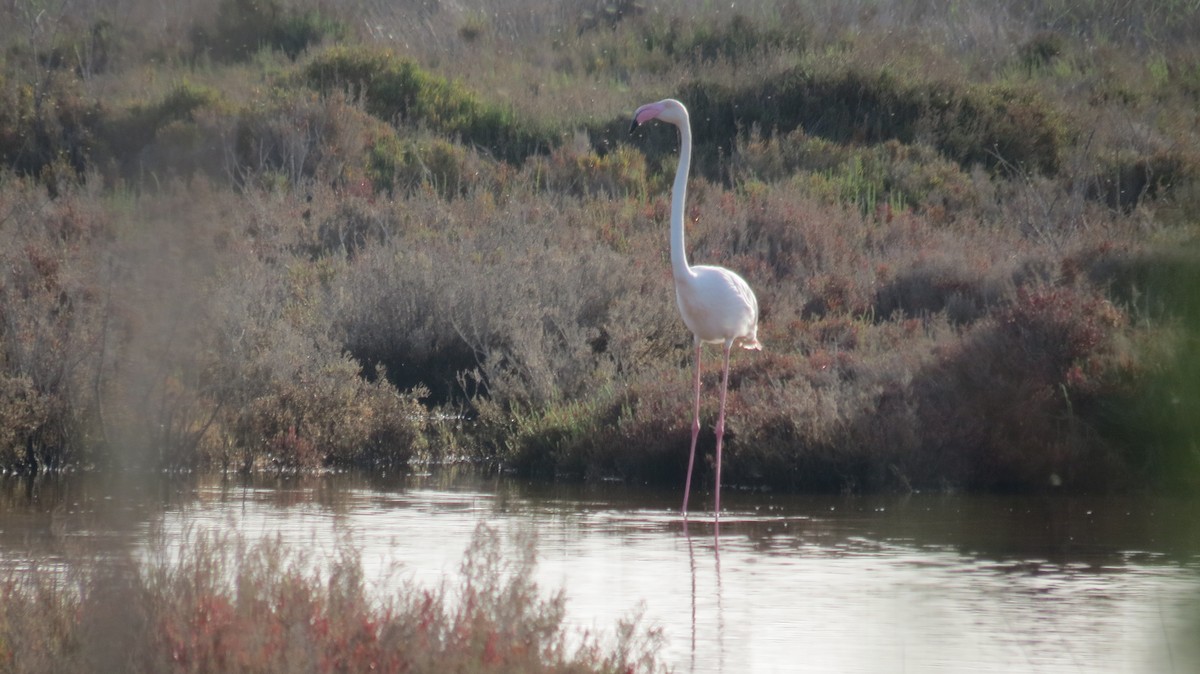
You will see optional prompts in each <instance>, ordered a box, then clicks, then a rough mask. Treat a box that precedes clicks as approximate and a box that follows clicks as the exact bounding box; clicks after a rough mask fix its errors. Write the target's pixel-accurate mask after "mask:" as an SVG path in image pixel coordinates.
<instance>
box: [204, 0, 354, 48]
mask: <svg viewBox="0 0 1200 674" xmlns="http://www.w3.org/2000/svg"><path fill="white" fill-rule="evenodd" d="M344 33H345V27H344V26H343V25H342V24H341V23H340V22H339V21H337V20H336V19H333V18H332V17H330V16H328V15H326V14H323V13H322V12H321V11H319V10H316V9H308V10H300V9H297V8H295V7H291V8H286V9H285V8H284V6H283V4H282V3H280V2H279V0H220V3H219V4H218V5H217V14H216V19H215V22H214V23H213V24H212V25H211V26H205V25H197V26H195V27H193V29H192V33H191V40H192V49H193V50H194V52H195V53H196V54H197V55H205V56H208V57H210V58H212V59H214V60H216V61H246V60H248V59H249V58H250V57H251V56H253V55H254V54H255V53H256V52H257V51H258V50H260V49H264V48H268V49H275V50H278V51H281V52H283V53H284V54H286V55H287V56H288V58H290V59H292V60H295V59H296V57H297V56H299V55H300V53H301V52H303V51H304V50H306V49H308V48H309V47H310V46H313V45H316V44H320V43H321V42H322V41H324V40H326V39H336V38H339V37H341V36H342V35H343V34H344Z"/></svg>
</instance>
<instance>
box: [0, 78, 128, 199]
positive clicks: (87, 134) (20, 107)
mask: <svg viewBox="0 0 1200 674" xmlns="http://www.w3.org/2000/svg"><path fill="white" fill-rule="evenodd" d="M104 120H105V110H104V107H103V106H102V105H101V104H100V103H99V102H97V101H90V100H87V99H86V98H85V97H84V95H83V91H82V88H81V83H80V81H79V79H78V78H77V77H76V76H75V75H74V74H73V73H64V72H59V71H51V72H47V73H41V74H40V75H38V76H37V77H35V78H34V79H32V80H29V81H26V80H23V79H14V78H12V77H7V76H4V75H3V74H0V162H3V164H4V166H5V167H7V168H9V169H10V170H13V171H16V172H17V173H19V174H21V175H26V176H33V177H35V178H39V179H41V181H42V182H43V184H45V185H46V186H47V187H48V188H50V189H51V191H52V194H54V195H57V194H58V193H59V191H60V190H59V186H60V181H66V182H75V181H76V180H78V179H80V178H82V176H83V174H84V172H85V171H86V169H87V168H88V167H89V166H91V161H92V160H93V158H94V157H95V154H96V149H97V145H98V136H99V134H100V130H101V128H102V125H103V123H104Z"/></svg>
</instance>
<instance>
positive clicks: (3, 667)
mask: <svg viewBox="0 0 1200 674" xmlns="http://www.w3.org/2000/svg"><path fill="white" fill-rule="evenodd" d="M156 545H157V546H158V547H155V548H154V549H152V550H151V551H150V552H149V554H148V555H147V556H146V557H145V558H143V559H138V558H125V559H123V560H109V561H101V562H96V561H95V560H92V559H87V558H86V556H82V557H81V558H79V559H75V558H72V556H71V555H68V556H67V558H66V559H65V560H61V559H60V560H57V561H51V560H50V559H45V560H37V561H35V562H34V564H33V566H32V568H28V569H23V570H20V571H15V570H10V571H8V572H6V573H5V574H4V575H2V576H0V671H3V672H13V673H14V674H15V673H18V672H20V673H29V674H33V673H35V672H62V671H74V672H111V671H122V672H131V673H133V672H296V671H306V672H362V671H379V672H546V673H550V672H559V673H563V674H566V673H579V674H582V673H584V672H597V673H599V672H612V673H621V672H630V671H637V672H647V673H652V672H656V671H665V668H664V667H663V666H662V665H661V664H660V663H659V662H658V660H657V652H658V649H659V646H660V643H661V635H660V634H659V633H658V632H657V631H655V630H651V629H649V628H646V627H644V626H642V625H641V624H640V623H639V622H638V620H637V618H636V617H633V618H630V619H629V620H626V621H622V622H621V623H619V624H618V625H616V626H614V627H615V628H614V630H613V631H612V633H609V634H600V635H596V634H586V633H578V634H572V633H570V631H569V630H568V629H567V628H566V626H565V625H564V623H563V619H564V615H565V605H566V597H565V596H564V594H563V593H562V592H561V591H559V592H557V593H551V594H547V593H545V592H543V591H542V589H541V588H539V587H538V585H537V584H536V583H535V582H534V581H533V580H532V577H533V575H534V569H535V565H536V559H535V556H534V552H533V550H534V547H533V542H532V541H530V540H524V539H523V540H520V541H516V542H515V543H513V545H515V546H516V547H517V554H515V555H513V554H510V553H509V551H507V550H506V549H505V548H506V547H508V544H507V542H506V541H504V540H503V539H502V537H501V536H500V535H499V534H498V533H497V532H496V531H494V530H492V529H489V528H487V527H486V526H484V525H480V527H479V528H478V529H477V530H476V532H475V535H474V537H473V539H472V542H471V544H470V547H469V548H468V549H467V550H466V552H465V553H464V556H463V562H462V565H461V569H460V572H459V574H458V577H457V579H456V580H453V581H452V580H446V581H444V582H443V583H442V584H440V585H438V586H436V587H421V586H418V585H416V584H414V583H412V582H409V581H404V580H403V579H399V578H391V579H390V582H391V584H392V586H393V588H391V589H384V588H382V587H377V586H376V585H377V583H380V582H384V581H386V580H388V579H369V578H368V577H367V574H366V573H365V572H364V569H363V566H362V561H361V558H360V556H359V553H358V551H357V550H356V549H355V548H354V547H353V545H352V544H351V543H350V542H349V541H347V540H342V541H340V542H339V543H338V544H337V546H336V548H335V549H333V550H329V551H326V554H327V556H328V559H317V556H318V554H317V553H313V552H312V551H305V550H300V549H295V548H291V547H288V546H286V545H283V544H282V542H281V541H279V540H270V539H264V540H257V541H255V540H250V539H248V538H247V537H245V536H244V535H241V534H235V533H217V532H192V533H189V534H186V535H185V536H184V538H183V540H182V541H178V542H176V543H174V544H172V545H168V544H166V543H165V542H163V541H159V542H158V543H157V544H156Z"/></svg>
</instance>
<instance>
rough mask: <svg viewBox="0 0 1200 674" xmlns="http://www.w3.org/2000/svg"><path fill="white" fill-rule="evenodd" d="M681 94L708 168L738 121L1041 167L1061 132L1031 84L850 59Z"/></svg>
mask: <svg viewBox="0 0 1200 674" xmlns="http://www.w3.org/2000/svg"><path fill="white" fill-rule="evenodd" d="M679 98H680V99H681V100H684V101H685V102H686V103H687V105H688V107H689V110H690V111H691V119H692V126H693V133H694V134H695V136H696V137H697V138H700V139H706V142H707V143H708V144H710V145H709V147H707V148H701V151H700V152H698V153H697V156H698V158H699V159H700V160H701V168H702V169H704V170H705V171H707V172H708V173H709V174H710V175H712V174H713V172H714V171H715V170H716V168H715V166H716V163H717V160H718V158H719V157H721V156H728V155H729V153H730V152H731V151H732V149H733V146H734V142H735V140H736V139H737V138H738V135H739V133H740V132H741V130H742V129H749V128H752V127H754V126H757V127H758V128H760V129H763V130H769V131H771V132H778V133H781V134H786V133H790V132H791V131H793V130H795V129H798V128H803V129H804V131H805V133H807V134H809V135H813V136H819V137H822V138H826V139H829V140H831V141H834V142H837V143H847V142H866V143H873V144H874V143H883V142H885V141H890V140H896V141H899V142H900V143H903V144H914V143H916V142H918V141H921V142H925V143H928V144H930V145H932V146H933V147H935V148H937V149H938V151H940V152H941V153H943V154H944V155H946V156H947V157H948V158H950V159H951V160H953V161H955V162H958V163H959V164H961V165H962V166H964V167H968V168H969V167H970V166H972V165H974V164H982V165H984V166H987V167H990V168H1000V167H1008V166H1017V167H1025V168H1027V169H1028V170H1030V171H1035V172H1041V173H1048V174H1053V173H1054V172H1056V171H1057V170H1058V168H1059V162H1060V154H1061V152H1062V148H1063V145H1064V143H1065V142H1066V137H1065V134H1064V132H1063V129H1062V122H1061V120H1060V118H1059V115H1058V114H1057V113H1056V112H1055V111H1054V110H1053V109H1052V108H1051V107H1050V106H1049V105H1048V104H1047V103H1046V102H1045V101H1043V100H1042V99H1041V98H1040V97H1039V96H1038V95H1037V94H1036V93H1035V92H1034V91H1033V90H1030V89H1014V88H1010V87H1005V86H1002V85H990V86H975V87H967V86H956V85H953V84H951V83H947V82H934V81H928V82H905V81H900V80H899V79H898V78H897V77H896V76H893V75H890V74H888V73H887V72H886V71H885V72H881V73H873V72H865V71H862V70H856V69H853V68H851V67H846V68H842V69H830V70H823V69H817V68H810V67H803V66H802V67H797V68H793V69H791V70H788V71H785V72H783V73H780V74H778V75H772V76H768V77H764V78H762V80H761V81H760V82H756V83H750V84H745V85H742V86H738V87H729V86H724V85H719V84H716V83H713V82H706V81H702V80H696V81H692V82H690V83H687V84H685V85H684V86H683V87H682V90H681V91H680V95H679Z"/></svg>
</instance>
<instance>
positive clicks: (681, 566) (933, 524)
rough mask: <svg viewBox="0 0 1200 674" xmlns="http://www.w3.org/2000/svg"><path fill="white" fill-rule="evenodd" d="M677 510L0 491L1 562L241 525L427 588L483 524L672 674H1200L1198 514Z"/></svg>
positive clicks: (1018, 500) (1112, 509)
mask: <svg viewBox="0 0 1200 674" xmlns="http://www.w3.org/2000/svg"><path fill="white" fill-rule="evenodd" d="M679 497H680V495H679V494H678V493H676V492H674V491H671V492H663V491H656V490H653V489H649V488H644V487H628V486H622V485H601V486H556V485H544V484H536V483H525V482H520V481H516V480H512V479H508V478H496V477H488V478H481V477H479V476H477V475H456V474H453V473H444V474H438V475H431V476H403V477H395V478H388V477H378V476H375V477H369V478H368V477H364V476H353V475H335V476H324V477H309V478H293V479H276V480H261V479H259V480H255V481H252V482H250V483H239V482H230V481H222V480H221V479H219V478H207V477H205V478H189V479H173V480H166V479H161V478H153V479H148V478H144V477H138V476H132V475H119V476H97V475H89V476H77V477H68V478H59V479H55V480H45V481H37V482H26V481H17V480H12V479H6V480H0V559H3V560H7V563H9V564H12V563H19V562H20V559H22V558H25V557H27V556H28V555H31V554H33V555H50V556H53V555H58V554H62V552H63V551H64V550H70V549H84V548H88V549H94V548H104V547H106V546H115V547H121V546H132V547H134V548H136V547H138V546H142V545H145V544H146V541H147V539H148V538H149V537H150V536H151V532H157V535H161V534H163V533H165V535H166V536H167V537H168V539H170V538H171V537H180V536H183V535H184V532H185V531H189V530H193V531H194V530H196V529H204V528H219V529H230V528H236V529H238V530H240V531H242V532H243V533H245V534H247V535H249V536H259V535H263V536H275V535H277V534H278V535H280V536H281V537H282V538H283V540H284V542H285V543H288V544H293V545H300V546H306V547H307V548H310V549H318V550H319V549H321V548H327V549H329V550H332V549H333V547H334V546H335V544H336V542H337V541H338V540H339V538H344V537H348V538H349V540H350V541H351V542H353V544H354V545H355V546H357V547H358V548H359V549H360V550H361V551H362V558H363V562H364V566H365V567H366V570H367V572H368V574H377V575H378V577H380V578H384V577H390V578H398V579H403V580H413V581H416V582H418V583H422V584H429V585H433V584H436V583H439V582H442V581H447V580H448V581H450V582H453V578H454V576H455V574H457V573H458V568H459V564H460V563H461V561H462V559H463V552H464V550H466V548H467V545H468V543H469V542H470V540H471V536H472V534H473V532H474V531H475V529H476V527H477V526H478V525H479V524H480V523H485V524H487V525H488V526H490V527H492V528H493V529H495V530H496V531H498V532H500V533H501V534H502V535H503V536H504V537H505V540H509V541H512V543H511V545H513V546H516V545H517V544H518V543H517V542H516V541H517V540H518V539H521V538H522V537H523V536H528V535H529V534H530V533H531V532H532V533H533V534H534V537H535V541H536V547H537V553H538V566H537V574H538V578H537V581H538V583H539V585H540V586H541V587H542V588H543V590H545V591H546V592H547V593H548V592H550V591H552V590H556V589H558V588H562V589H564V590H565V592H566V596H567V610H568V620H569V622H570V623H571V626H572V627H573V628H575V629H579V630H584V629H586V630H590V631H601V632H603V631H606V630H607V631H611V629H612V627H613V626H614V625H615V623H616V621H617V620H619V619H622V618H627V617H629V616H631V615H632V614H634V613H635V612H638V611H640V612H641V615H642V619H643V622H644V623H645V624H649V625H653V626H657V627H660V628H661V629H662V631H663V633H664V635H665V637H666V644H665V647H664V650H663V655H664V658H665V659H666V660H667V661H668V662H669V663H670V664H671V665H672V666H673V667H674V668H675V670H676V671H680V672H968V671H970V672H1171V671H1175V672H1192V671H1200V661H1198V660H1197V652H1198V650H1200V517H1198V515H1200V501H1196V500H1188V499H1165V498H1151V497H1142V496H1137V497H1105V498H1066V497H1029V496H1025V497H995V496H967V495H955V496H946V495H911V496H904V497H899V496H889V497H828V496H822V497H814V496H779V495H771V494H762V493H738V492H736V491H731V492H729V493H727V494H725V495H723V498H722V503H723V505H724V506H725V507H726V510H725V511H724V512H723V515H722V518H721V522H720V526H719V535H716V534H718V532H717V531H715V526H714V523H713V522H712V520H711V517H706V516H705V515H706V514H705V513H703V512H699V511H698V512H696V513H695V514H693V516H692V517H691V518H690V519H689V520H688V521H685V520H683V519H682V518H681V517H680V516H679V515H678V513H677V512H676V510H675V509H676V507H677V500H678V499H679ZM693 500H694V501H695V505H696V507H702V506H703V505H706V504H708V505H711V499H710V498H707V497H706V495H701V496H700V497H699V498H694V499H693ZM389 573H390V574H391V575H390V576H389V575H388V574H389Z"/></svg>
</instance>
